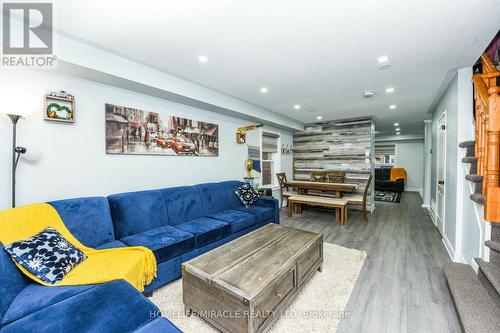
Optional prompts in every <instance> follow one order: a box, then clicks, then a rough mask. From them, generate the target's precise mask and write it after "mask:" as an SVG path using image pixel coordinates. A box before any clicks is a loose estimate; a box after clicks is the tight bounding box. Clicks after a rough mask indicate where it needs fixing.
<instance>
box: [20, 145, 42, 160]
mask: <svg viewBox="0 0 500 333" xmlns="http://www.w3.org/2000/svg"><path fill="white" fill-rule="evenodd" d="M21 156H22V157H23V159H25V160H26V161H28V162H30V163H34V162H36V161H38V160H39V159H40V158H41V157H42V150H41V149H40V147H39V146H27V147H26V153H24V154H22V155H21Z"/></svg>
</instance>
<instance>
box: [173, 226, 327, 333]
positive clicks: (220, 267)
mask: <svg viewBox="0 0 500 333" xmlns="http://www.w3.org/2000/svg"><path fill="white" fill-rule="evenodd" d="M322 263H323V235H322V234H317V233H313V232H307V231H302V230H298V229H294V228H288V227H283V226H280V225H276V224H273V223H271V224H268V225H266V226H264V227H262V228H260V229H257V230H255V231H253V232H251V233H249V234H247V235H246V236H243V237H241V238H238V239H236V240H234V241H232V242H229V243H227V244H225V245H222V246H221V247H218V248H216V249H214V250H212V251H210V252H207V253H205V254H203V255H201V256H199V257H197V258H195V259H192V260H190V261H188V262H185V263H184V264H183V265H182V287H183V299H184V306H185V308H186V312H187V313H188V314H191V311H194V312H196V314H197V315H199V316H201V317H203V318H204V319H205V320H207V321H208V322H209V323H211V324H212V325H213V326H215V327H216V328H217V329H219V330H220V331H222V332H231V333H236V332H245V333H249V332H251V333H253V332H265V331H266V330H268V329H269V328H271V326H272V323H274V322H275V321H276V320H277V319H278V318H279V317H280V315H281V311H283V310H284V309H285V308H286V306H287V305H288V304H289V303H290V302H291V301H292V300H293V299H294V297H295V296H296V295H297V293H298V291H299V290H300V289H301V288H302V287H303V286H304V284H305V283H306V282H307V281H308V280H309V279H310V278H311V277H312V276H313V275H314V273H315V272H316V270H320V271H321V265H322Z"/></svg>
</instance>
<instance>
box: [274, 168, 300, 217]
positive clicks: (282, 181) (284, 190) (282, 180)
mask: <svg viewBox="0 0 500 333" xmlns="http://www.w3.org/2000/svg"><path fill="white" fill-rule="evenodd" d="M276 177H277V178H278V184H279V186H280V197H281V201H280V208H283V201H284V199H285V198H287V203H286V205H287V206H288V198H289V197H291V196H293V195H294V194H296V193H294V192H290V191H289V190H288V186H286V184H287V183H288V181H287V179H286V173H284V172H278V173H276Z"/></svg>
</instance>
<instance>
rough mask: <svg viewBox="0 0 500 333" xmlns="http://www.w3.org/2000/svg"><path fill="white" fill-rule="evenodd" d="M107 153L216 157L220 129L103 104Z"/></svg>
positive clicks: (205, 124) (200, 123) (181, 119)
mask: <svg viewBox="0 0 500 333" xmlns="http://www.w3.org/2000/svg"><path fill="white" fill-rule="evenodd" d="M105 108H106V153H108V154H128V155H167V156H168V155H170V156H177V155H189V156H219V126H218V125H216V124H212V123H207V122H202V121H196V120H191V119H186V118H180V117H175V116H169V115H163V114H160V113H156V112H147V111H143V110H138V109H133V108H128V107H123V106H117V105H112V104H106V107H105Z"/></svg>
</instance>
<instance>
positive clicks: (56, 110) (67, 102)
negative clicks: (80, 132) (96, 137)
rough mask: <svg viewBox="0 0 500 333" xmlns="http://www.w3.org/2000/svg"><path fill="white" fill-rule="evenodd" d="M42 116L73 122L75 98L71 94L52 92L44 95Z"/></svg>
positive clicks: (50, 119)
mask: <svg viewBox="0 0 500 333" xmlns="http://www.w3.org/2000/svg"><path fill="white" fill-rule="evenodd" d="M44 118H45V120H49V121H59V122H65V123H74V122H75V99H74V98H73V96H71V95H69V94H66V96H56V94H54V93H48V94H47V95H45V110H44Z"/></svg>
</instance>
